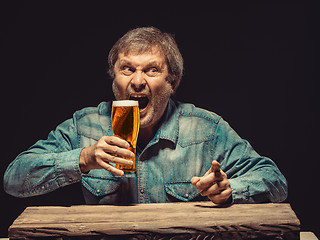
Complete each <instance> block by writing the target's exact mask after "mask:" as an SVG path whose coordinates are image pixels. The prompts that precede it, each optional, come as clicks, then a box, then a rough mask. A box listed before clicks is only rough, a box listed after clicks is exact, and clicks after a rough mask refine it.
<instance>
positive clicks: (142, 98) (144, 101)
mask: <svg viewBox="0 0 320 240" xmlns="http://www.w3.org/2000/svg"><path fill="white" fill-rule="evenodd" d="M130 100H135V101H138V102H139V109H140V110H142V109H145V108H146V107H147V106H148V103H149V98H148V97H147V96H130Z"/></svg>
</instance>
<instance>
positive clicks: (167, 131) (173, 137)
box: [156, 99, 179, 145]
mask: <svg viewBox="0 0 320 240" xmlns="http://www.w3.org/2000/svg"><path fill="white" fill-rule="evenodd" d="M164 114H165V116H164V117H165V119H164V121H163V123H162V124H161V126H160V128H159V130H158V132H157V134H156V136H159V138H161V139H166V140H169V141H171V142H173V143H174V144H175V145H176V144H177V141H178V136H179V112H178V109H177V106H176V104H175V103H174V101H173V100H172V99H169V102H168V106H167V109H166V111H165V113H164Z"/></svg>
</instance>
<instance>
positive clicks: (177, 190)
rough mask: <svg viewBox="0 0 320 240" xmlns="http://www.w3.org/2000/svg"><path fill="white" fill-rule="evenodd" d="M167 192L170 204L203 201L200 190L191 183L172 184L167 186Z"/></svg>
mask: <svg viewBox="0 0 320 240" xmlns="http://www.w3.org/2000/svg"><path fill="white" fill-rule="evenodd" d="M165 191H166V194H167V196H168V198H169V200H170V202H176V201H179V200H180V201H184V202H189V201H201V200H203V199H202V198H204V197H202V196H201V195H200V192H199V190H198V189H197V188H196V187H195V186H193V185H192V184H191V183H190V181H180V182H171V183H166V184H165Z"/></svg>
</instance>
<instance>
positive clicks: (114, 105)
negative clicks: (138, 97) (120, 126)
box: [112, 100, 139, 107]
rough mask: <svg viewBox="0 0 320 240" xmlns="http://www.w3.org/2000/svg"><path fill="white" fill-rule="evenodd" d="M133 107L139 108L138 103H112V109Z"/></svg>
mask: <svg viewBox="0 0 320 240" xmlns="http://www.w3.org/2000/svg"><path fill="white" fill-rule="evenodd" d="M135 106H139V102H138V101H135V100H119V101H112V107H135Z"/></svg>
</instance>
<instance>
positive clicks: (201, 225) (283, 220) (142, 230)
mask: <svg viewBox="0 0 320 240" xmlns="http://www.w3.org/2000/svg"><path fill="white" fill-rule="evenodd" d="M299 232H300V221H299V220H298V218H297V217H296V215H295V213H294V212H293V210H292V209H291V207H290V205H289V204H287V203H280V204H273V203H268V204H234V205H230V206H219V205H215V204H213V203H212V202H189V203H185V202H184V203H181V202H180V203H154V204H136V205H129V206H128V205H126V206H115V205H95V206H92V205H80V206H71V207H59V206H44V207H43V206H42V207H28V208H26V209H25V211H24V212H23V213H22V214H21V215H20V216H19V217H18V218H17V219H16V220H15V221H14V223H13V224H12V225H11V226H10V228H9V238H10V239H29V238H30V239H31V238H35V237H38V238H41V237H42V238H43V237H57V238H60V239H61V238H62V239H70V238H74V239H91V238H92V239H140V237H141V238H142V239H159V238H162V239H250V238H258V239H270V238H277V239H299Z"/></svg>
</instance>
